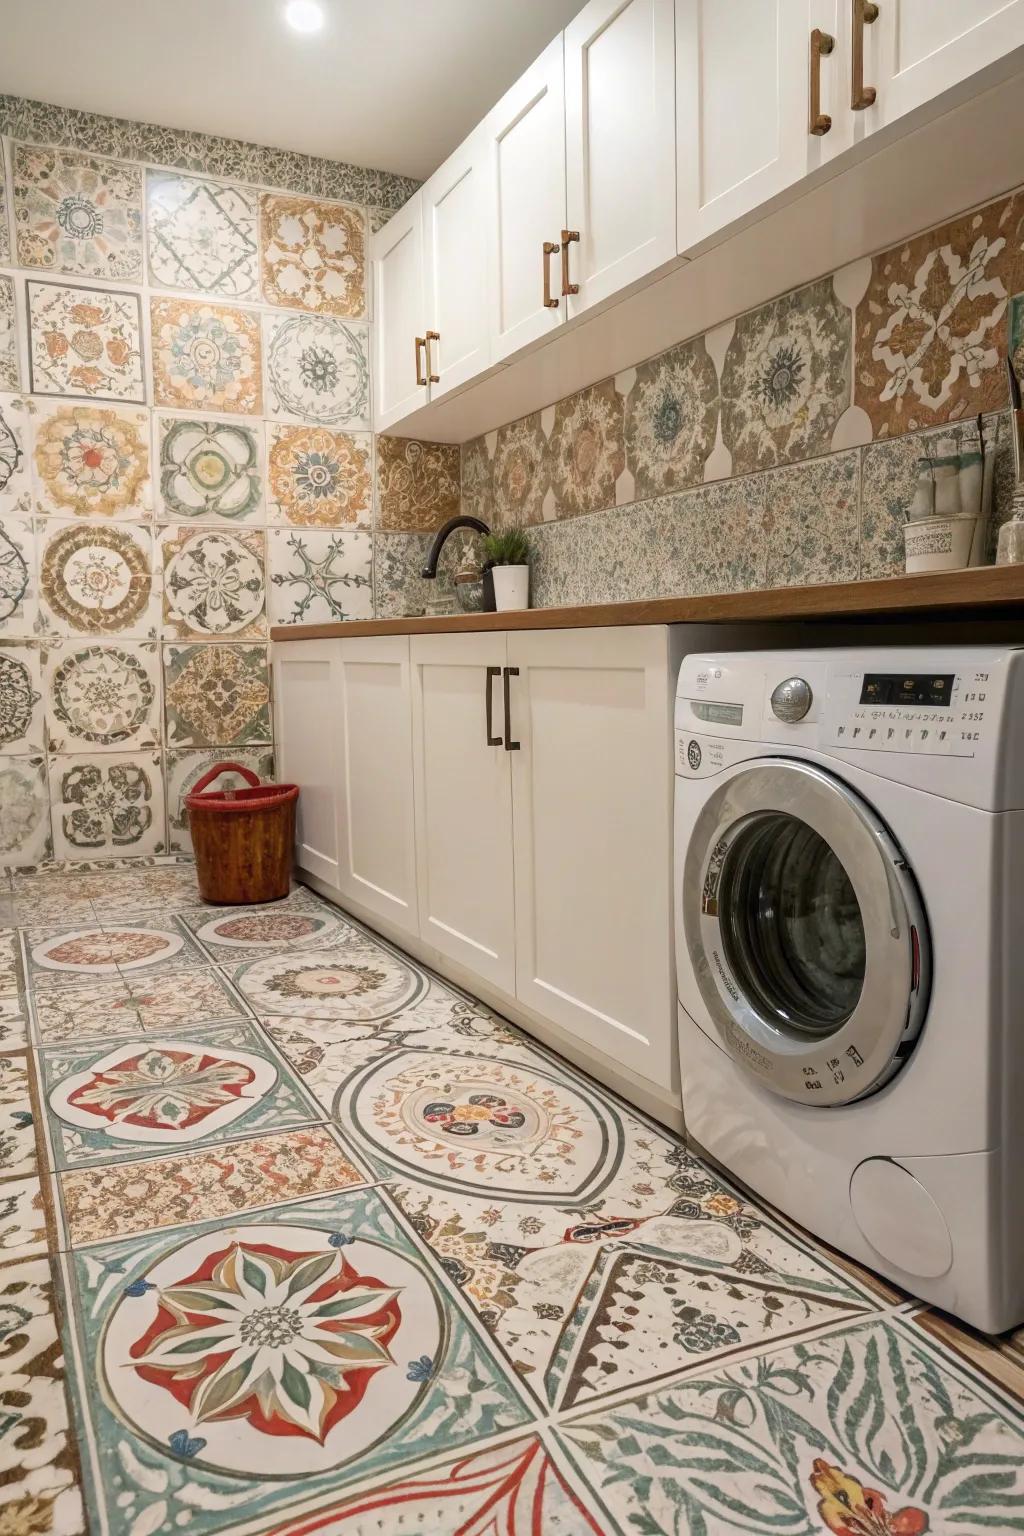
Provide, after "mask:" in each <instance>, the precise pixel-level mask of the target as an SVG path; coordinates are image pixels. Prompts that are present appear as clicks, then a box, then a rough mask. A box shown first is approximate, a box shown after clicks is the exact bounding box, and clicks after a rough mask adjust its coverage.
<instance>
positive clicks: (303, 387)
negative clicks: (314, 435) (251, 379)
mask: <svg viewBox="0 0 1024 1536" xmlns="http://www.w3.org/2000/svg"><path fill="white" fill-rule="evenodd" d="M263 324H264V346H265V352H266V360H267V393H268V400H267V411H268V414H269V415H271V416H276V417H277V418H279V419H280V420H282V421H297V422H299V423H303V422H308V423H309V424H311V425H312V424H315V425H317V426H327V427H333V426H348V427H362V428H365V429H368V428H369V425H370V362H369V330H368V328H367V327H366V326H365V325H357V324H356V325H347V324H343V323H342V321H340V320H333V319H329V318H328V317H326V316H323V315H289V316H284V315H264V317H263Z"/></svg>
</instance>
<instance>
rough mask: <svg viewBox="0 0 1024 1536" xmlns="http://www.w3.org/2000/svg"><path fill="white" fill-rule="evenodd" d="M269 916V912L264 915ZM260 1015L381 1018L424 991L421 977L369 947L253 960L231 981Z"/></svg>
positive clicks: (385, 954) (316, 951)
mask: <svg viewBox="0 0 1024 1536" xmlns="http://www.w3.org/2000/svg"><path fill="white" fill-rule="evenodd" d="M268 915H269V914H268ZM235 984H236V986H238V987H239V988H240V990H241V991H242V993H243V994H244V995H245V997H246V998H247V1000H248V1001H249V1002H250V1003H253V1004H254V1005H255V1006H256V1007H257V1009H258V1010H259V1011H261V1012H262V1013H270V1014H276V1013H288V1014H293V1015H297V1016H299V1017H303V1018H308V1019H323V1018H332V1019H334V1018H336V1019H346V1020H349V1019H350V1020H356V1021H359V1020H371V1019H386V1018H389V1017H390V1016H391V1014H393V1013H398V1012H399V1011H400V1009H402V1008H407V1007H408V1006H409V1004H410V1003H412V1002H415V1000H416V999H417V998H418V997H419V996H421V994H422V993H423V992H424V991H425V990H426V986H427V981H426V977H424V976H423V975H421V974H420V973H419V972H418V971H415V970H414V969H413V968H412V966H409V965H406V964H404V962H403V961H401V960H399V959H398V957H397V956H396V955H392V954H390V953H389V952H388V951H387V950H384V949H380V948H378V947H377V946H376V945H373V944H363V943H353V944H352V945H350V946H349V945H346V947H345V948H344V949H337V948H336V949H321V950H313V951H310V952H303V953H302V954H301V955H296V954H291V955H288V954H284V955H273V956H268V957H267V958H266V959H265V960H254V961H253V962H252V963H251V964H250V965H247V966H245V967H244V968H243V969H242V970H241V971H240V972H239V974H238V975H237V976H236V977H235Z"/></svg>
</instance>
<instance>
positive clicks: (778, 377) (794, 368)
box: [721, 277, 852, 475]
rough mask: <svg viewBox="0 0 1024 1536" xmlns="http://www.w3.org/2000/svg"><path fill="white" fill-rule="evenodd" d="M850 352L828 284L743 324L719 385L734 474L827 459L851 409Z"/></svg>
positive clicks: (847, 317) (848, 330) (845, 323)
mask: <svg viewBox="0 0 1024 1536" xmlns="http://www.w3.org/2000/svg"><path fill="white" fill-rule="evenodd" d="M851 347H852V316H851V314H850V311H849V310H848V309H847V308H846V305H845V304H842V303H840V301H839V299H838V298H837V297H836V292H835V288H834V287H833V284H832V279H831V278H830V277H827V278H822V279H821V281H820V282H817V283H811V284H809V286H808V287H806V288H798V289H796V290H795V291H794V292H793V293H787V294H784V295H783V296H782V298H780V299H773V300H772V301H771V303H769V304H764V305H762V306H761V308H760V309H754V310H751V311H750V312H749V313H748V314H746V315H741V316H740V317H739V319H738V320H737V321H736V328H735V332H734V334H733V338H732V340H731V341H730V343H729V348H728V351H727V352H726V354H725V363H724V365H723V368H722V380H721V393H722V437H723V439H724V442H725V446H726V447H727V448H728V449H729V451H730V452H731V454H732V470H733V474H736V475H742V474H746V473H747V472H748V471H750V470H755V469H770V468H771V467H772V466H773V465H775V464H785V463H788V462H790V461H791V460H793V459H806V458H811V457H812V456H813V455H815V454H819V453H827V452H828V449H829V447H830V445H831V440H832V432H833V429H834V428H835V425H836V422H837V421H838V420H839V418H840V416H841V415H842V414H843V412H844V411H845V410H846V408H847V406H848V405H849V404H850V367H851V364H850V358H851Z"/></svg>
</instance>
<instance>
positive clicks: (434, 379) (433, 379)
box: [423, 331, 441, 384]
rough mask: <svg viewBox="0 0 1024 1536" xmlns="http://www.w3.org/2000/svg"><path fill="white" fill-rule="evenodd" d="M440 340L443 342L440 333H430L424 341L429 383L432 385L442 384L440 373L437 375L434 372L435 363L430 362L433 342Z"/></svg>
mask: <svg viewBox="0 0 1024 1536" xmlns="http://www.w3.org/2000/svg"><path fill="white" fill-rule="evenodd" d="M440 340H441V333H440V331H428V332H427V334H426V336H425V337H424V339H423V350H424V351H425V352H426V354H427V381H428V383H430V384H440V382H441V375H440V374H439V373H435V372H434V365H433V363H432V362H431V360H430V343H431V342H432V341H440Z"/></svg>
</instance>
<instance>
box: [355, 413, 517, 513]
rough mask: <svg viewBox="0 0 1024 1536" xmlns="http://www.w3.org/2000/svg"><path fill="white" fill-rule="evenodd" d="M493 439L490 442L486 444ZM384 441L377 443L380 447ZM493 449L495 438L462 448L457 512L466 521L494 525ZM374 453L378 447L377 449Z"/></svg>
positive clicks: (482, 438)
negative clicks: (468, 519)
mask: <svg viewBox="0 0 1024 1536" xmlns="http://www.w3.org/2000/svg"><path fill="white" fill-rule="evenodd" d="M492 436H493V438H494V442H493V443H490V446H489V440H490V438H491V437H492ZM384 441H385V439H384V438H381V439H380V442H381V443H383V442H384ZM496 445H497V434H496V433H494V434H488V435H487V436H485V437H474V438H473V440H472V441H471V442H468V443H463V445H462V503H461V510H462V511H463V512H464V513H466V514H467V516H469V517H479V518H481V519H482V520H483V521H484V522H486V523H493V522H494V483H493V470H492V468H491V448H492V447H494V446H496ZM377 451H378V453H379V452H380V447H379V445H378V450H377Z"/></svg>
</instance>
